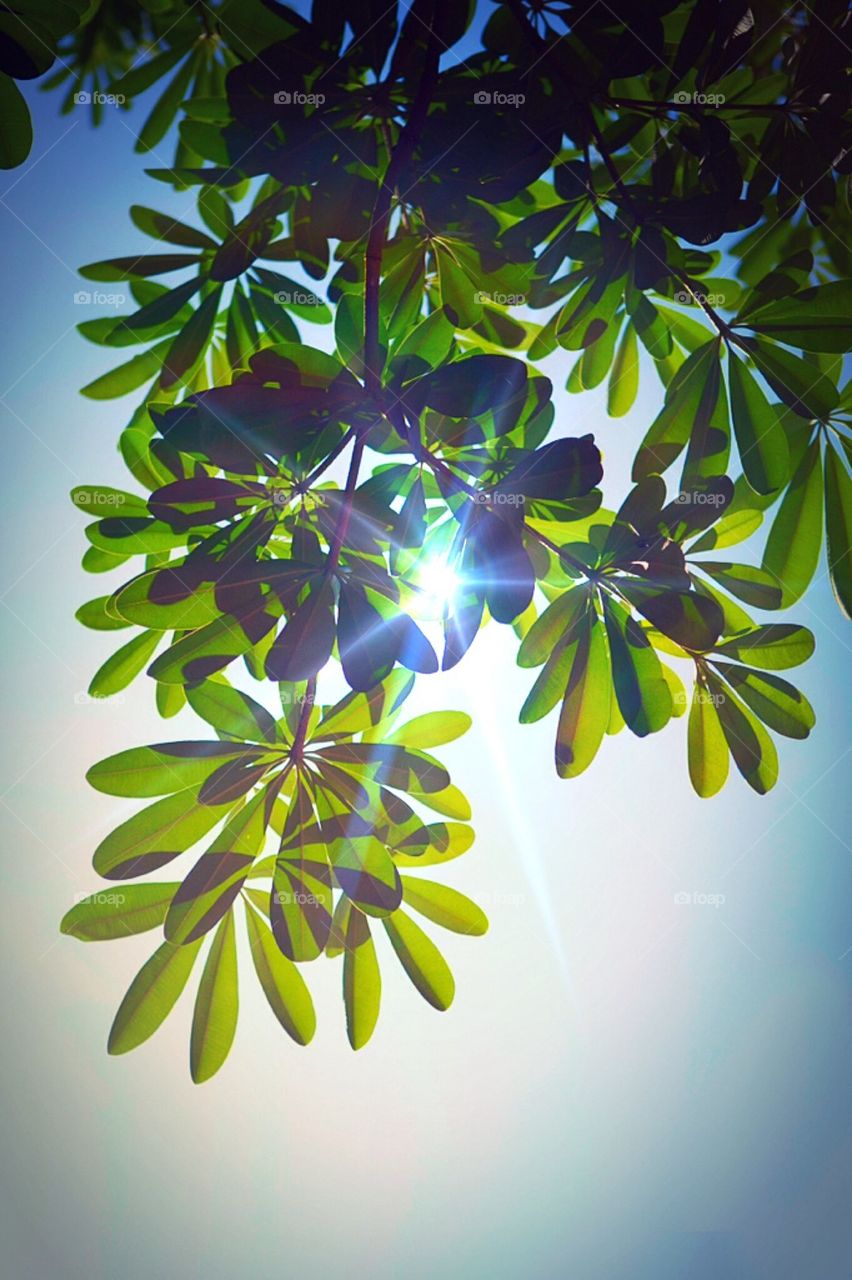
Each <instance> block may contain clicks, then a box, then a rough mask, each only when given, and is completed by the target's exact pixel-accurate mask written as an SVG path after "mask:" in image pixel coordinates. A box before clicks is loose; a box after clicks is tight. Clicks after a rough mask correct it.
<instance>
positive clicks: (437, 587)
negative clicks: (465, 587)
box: [413, 556, 461, 618]
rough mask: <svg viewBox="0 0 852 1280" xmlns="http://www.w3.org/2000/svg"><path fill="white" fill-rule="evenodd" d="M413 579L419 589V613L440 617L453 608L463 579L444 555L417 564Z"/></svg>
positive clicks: (428, 558) (425, 615)
mask: <svg viewBox="0 0 852 1280" xmlns="http://www.w3.org/2000/svg"><path fill="white" fill-rule="evenodd" d="M413 581H414V585H415V586H416V587H417V589H418V600H417V612H418V613H422V615H423V616H424V617H428V618H438V617H443V615H444V614H446V613H449V612H450V611H451V610H452V607H453V604H454V602H455V598H456V594H457V592H458V590H459V587H460V586H461V579H460V578H459V576H458V574H457V573H456V571H455V569H454V568H453V567H452V565H451V564H448V562H447V561H446V560H445V559H444V558H443V557H442V556H435V557H427V558H426V559H425V560H423V561H422V563H421V564H419V565H418V566H417V570H416V572H415V574H414V577H413Z"/></svg>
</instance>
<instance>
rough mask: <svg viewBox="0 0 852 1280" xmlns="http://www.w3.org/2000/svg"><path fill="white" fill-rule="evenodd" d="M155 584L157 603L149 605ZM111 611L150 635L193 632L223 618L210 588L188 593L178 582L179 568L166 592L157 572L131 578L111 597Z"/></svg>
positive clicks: (160, 576)
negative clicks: (164, 632)
mask: <svg viewBox="0 0 852 1280" xmlns="http://www.w3.org/2000/svg"><path fill="white" fill-rule="evenodd" d="M155 583H156V584H157V586H156V592H157V599H156V601H152V600H151V597H150V593H151V590H152V589H153V588H154V584H155ZM110 608H111V609H112V610H113V611H114V612H115V613H116V614H118V616H119V617H120V618H124V619H126V621H127V622H135V623H136V624H137V625H138V626H140V627H148V628H150V629H151V630H152V631H194V630H197V629H198V628H199V627H203V626H206V625H207V623H209V622H214V621H215V620H216V619H217V618H221V616H222V611H221V609H220V608H219V607H218V605H217V604H216V595H215V592H214V589H213V587H212V585H211V586H206V585H202V586H199V587H197V588H196V589H195V590H193V591H190V590H189V588H188V587H186V586H184V585H183V584H182V583H181V581H180V568H177V569H176V571H175V575H174V582H173V584H172V585H171V586H170V587H168V588H164V587H163V580H162V570H160V569H154V570H152V571H150V572H149V573H142V574H140V575H139V577H138V578H131V580H130V582H128V583H127V584H126V586H123V587H121V588H119V590H118V591H116V593H115V595H113V596H111V597H110Z"/></svg>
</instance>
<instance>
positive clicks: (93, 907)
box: [59, 881, 179, 942]
mask: <svg viewBox="0 0 852 1280" xmlns="http://www.w3.org/2000/svg"><path fill="white" fill-rule="evenodd" d="M178 887H179V884H178V882H177V881H175V882H174V883H171V884H128V885H122V887H121V888H120V889H106V890H99V891H98V892H96V893H92V894H90V895H89V897H88V898H83V899H82V901H80V902H78V903H77V904H76V906H73V907H72V908H71V910H70V911H66V913H65V915H64V916H63V917H62V923H61V925H60V926H59V927H60V929H61V931H62V932H63V933H67V934H69V935H70V936H71V937H72V938H79V939H80V941H81V942H106V941H110V940H112V939H113V938H128V937H131V936H132V935H133V934H135V933H147V931H148V930H149V929H156V928H157V926H158V925H161V924H162V923H163V921H164V920H165V918H166V912H167V911H168V909H169V903H170V902H171V900H172V898H173V897H174V894H175V891H176V890H177V889H178Z"/></svg>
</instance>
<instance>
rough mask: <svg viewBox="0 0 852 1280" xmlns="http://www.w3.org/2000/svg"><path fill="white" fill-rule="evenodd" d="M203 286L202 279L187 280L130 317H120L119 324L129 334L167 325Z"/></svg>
mask: <svg viewBox="0 0 852 1280" xmlns="http://www.w3.org/2000/svg"><path fill="white" fill-rule="evenodd" d="M203 284H204V277H203V276H196V278H195V279H194V280H188V281H187V282H186V283H185V284H179V285H177V286H176V287H175V288H174V289H168V290H167V291H166V292H165V293H160V294H158V295H157V297H156V298H153V299H152V301H151V302H148V303H146V304H145V306H144V307H140V308H139V310H138V311H135V312H134V313H133V315H132V316H122V318H121V321H120V323H121V325H122V327H123V328H124V329H129V330H130V331H131V332H132V331H133V330H140V329H154V328H159V326H160V325H164V324H168V322H169V321H170V320H173V319H174V318H175V316H177V314H178V312H180V311H181V310H182V309H183V307H184V304H185V303H187V302H188V301H189V299H190V298H191V297H192V296H193V294H196V293H197V292H198V290H199V289H200V288H201V286H202V285H203Z"/></svg>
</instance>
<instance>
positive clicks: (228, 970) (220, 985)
mask: <svg viewBox="0 0 852 1280" xmlns="http://www.w3.org/2000/svg"><path fill="white" fill-rule="evenodd" d="M236 937H237V935H236V929H235V928H234V913H233V911H229V912H228V914H227V915H226V916H225V917H224V919H223V920H222V922H221V924H220V925H219V928H218V929H217V930H216V933H215V934H214V935H213V942H212V944H211V946H210V951H209V953H208V955H207V962H206V964H205V965H204V970H203V972H202V974H201V981H200V983H199V984H198V994H197V996H196V998H195V1010H194V1012H193V1015H192V1033H191V1036H190V1041H189V1068H190V1072H191V1074H192V1078H193V1080H194V1082H195V1083H196V1084H203V1083H204V1081H205V1080H209V1079H210V1077H211V1076H214V1075H215V1074H216V1072H217V1071H218V1070H219V1068H220V1067H221V1066H222V1064H223V1062H224V1061H225V1059H226V1058H227V1056H228V1054H229V1053H230V1051H231V1045H232V1044H233V1043H234V1035H235V1033H236V1030H237V1014H238V1012H239V991H238V986H237V942H236Z"/></svg>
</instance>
